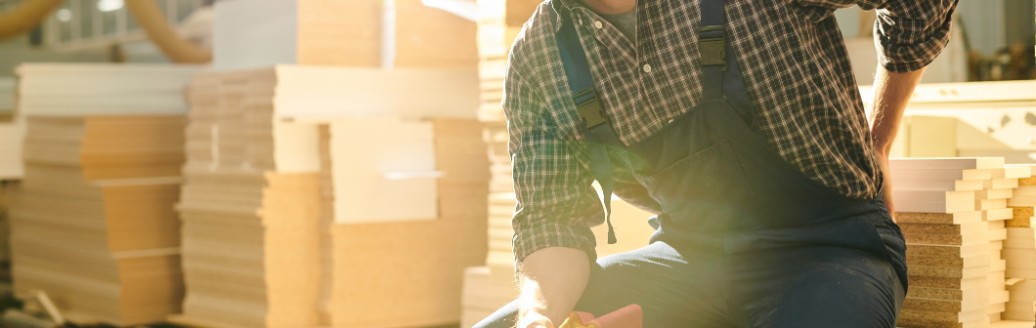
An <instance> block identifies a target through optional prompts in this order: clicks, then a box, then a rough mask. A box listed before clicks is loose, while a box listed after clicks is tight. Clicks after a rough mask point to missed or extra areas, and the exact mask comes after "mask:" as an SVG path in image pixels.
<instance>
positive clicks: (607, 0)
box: [579, 0, 637, 15]
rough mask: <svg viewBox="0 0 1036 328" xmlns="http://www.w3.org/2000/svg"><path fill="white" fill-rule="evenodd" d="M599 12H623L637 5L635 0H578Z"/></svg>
mask: <svg viewBox="0 0 1036 328" xmlns="http://www.w3.org/2000/svg"><path fill="white" fill-rule="evenodd" d="M579 1H580V2H582V3H583V4H585V5H586V6H587V7H590V9H592V10H593V11H595V12H597V13H599V14H606V15H614V14H624V13H627V12H629V11H631V10H633V8H634V7H636V6H637V0H579Z"/></svg>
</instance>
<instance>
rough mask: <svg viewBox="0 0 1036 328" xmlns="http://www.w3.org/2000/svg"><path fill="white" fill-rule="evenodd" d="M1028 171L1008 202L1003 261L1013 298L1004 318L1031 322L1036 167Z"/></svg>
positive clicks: (1035, 302)
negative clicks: (1009, 214)
mask: <svg viewBox="0 0 1036 328" xmlns="http://www.w3.org/2000/svg"><path fill="white" fill-rule="evenodd" d="M1020 167H1023V168H1029V169H1030V171H1029V172H1028V174H1027V177H1024V178H1022V179H1021V180H1019V181H1018V188H1016V189H1015V190H1014V195H1013V197H1011V199H1010V200H1008V205H1009V206H1010V207H1011V210H1012V212H1013V213H1012V214H1013V215H1012V218H1011V219H1010V220H1008V221H1007V241H1006V242H1005V244H1004V251H1003V252H1004V258H1005V259H1006V260H1007V279H1008V280H1007V282H1008V285H1009V286H1008V290H1009V291H1010V293H1011V299H1010V300H1009V301H1008V302H1007V310H1006V311H1005V312H1004V314H1003V318H1004V319H1009V320H1026V321H1032V320H1033V319H1034V318H1036V311H1034V310H1033V308H1034V307H1036V227H1034V226H1033V220H1034V219H1036V218H1034V215H1033V208H1034V207H1036V165H1027V166H1020Z"/></svg>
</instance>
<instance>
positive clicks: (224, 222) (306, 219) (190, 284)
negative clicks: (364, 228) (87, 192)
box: [177, 70, 320, 327]
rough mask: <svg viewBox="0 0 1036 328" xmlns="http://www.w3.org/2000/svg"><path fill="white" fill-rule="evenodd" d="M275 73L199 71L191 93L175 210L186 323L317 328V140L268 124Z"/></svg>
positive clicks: (287, 127) (276, 123)
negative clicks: (179, 233)
mask: <svg viewBox="0 0 1036 328" xmlns="http://www.w3.org/2000/svg"><path fill="white" fill-rule="evenodd" d="M273 77H274V75H273V74H272V71H270V70H256V71H247V72H232V73H203V74H199V75H198V76H197V77H196V78H195V79H194V81H192V82H191V85H190V86H189V87H188V92H187V95H188V100H189V102H190V110H189V112H188V124H187V128H186V136H187V140H186V154H187V163H186V165H185V166H184V168H183V172H184V179H185V181H184V183H183V189H182V196H181V200H180V203H179V205H178V206H177V209H178V210H179V212H180V219H181V220H182V224H183V237H182V240H183V267H184V278H185V284H186V289H187V295H186V298H185V300H184V303H183V317H184V319H186V320H190V322H191V323H195V324H197V323H202V324H203V325H223V326H240V327H289V326H294V327H298V326H316V325H318V324H319V317H318V313H317V307H316V306H315V300H316V297H317V296H316V295H317V294H318V288H319V283H318V280H319V260H320V255H319V250H320V248H319V244H318V240H317V238H316V237H317V223H318V222H317V220H318V218H319V215H320V214H319V206H320V197H319V188H320V179H319V176H318V174H317V173H315V172H316V170H317V167H318V163H315V162H314V159H313V156H315V154H316V149H315V146H314V148H313V149H307V148H306V147H305V145H307V144H308V145H311V146H313V145H315V135H309V134H307V132H309V131H308V130H307V129H305V127H300V126H296V125H291V124H287V123H284V122H281V121H279V120H275V119H274V112H275V110H274V106H273V104H272V99H273V94H272V88H273V86H274V80H273ZM208 323H212V324H208Z"/></svg>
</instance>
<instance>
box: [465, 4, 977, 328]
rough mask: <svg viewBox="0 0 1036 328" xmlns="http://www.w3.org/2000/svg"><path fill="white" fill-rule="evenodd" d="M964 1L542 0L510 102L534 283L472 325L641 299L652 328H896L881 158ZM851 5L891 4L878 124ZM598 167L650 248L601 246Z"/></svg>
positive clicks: (523, 275) (520, 235)
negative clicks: (858, 54) (852, 56)
mask: <svg viewBox="0 0 1036 328" xmlns="http://www.w3.org/2000/svg"><path fill="white" fill-rule="evenodd" d="M956 2H957V1H956V0H909V1H908V0H794V1H753V0H726V1H723V0H680V1H676V0H642V1H636V0H548V1H546V2H544V3H543V4H541V5H540V6H539V8H538V10H537V11H536V12H535V13H534V14H533V16H532V17H531V18H530V19H529V21H528V22H527V23H526V25H525V27H524V30H523V31H522V33H521V34H520V35H519V37H518V39H517V40H516V41H515V44H514V47H513V49H512V52H511V57H510V63H509V67H508V71H507V77H506V87H505V99H504V109H505V111H506V113H507V117H508V126H509V132H510V138H511V139H510V151H511V153H512V158H513V165H514V167H513V173H514V182H515V192H516V194H517V197H518V202H519V203H518V206H517V208H516V211H515V216H514V221H513V225H514V228H515V231H516V233H515V236H514V251H515V256H516V258H517V261H518V275H519V280H520V283H521V296H520V297H519V299H518V300H517V301H515V302H513V303H512V304H510V305H508V306H506V307H504V308H503V309H501V310H500V311H498V312H497V313H496V314H494V315H493V316H491V317H490V318H487V319H486V320H484V321H483V322H481V323H479V324H478V325H477V327H511V326H514V325H515V324H517V327H519V328H527V327H555V326H558V325H560V324H561V323H562V321H563V320H564V319H565V318H566V317H567V316H568V314H569V313H570V312H571V311H573V310H577V311H587V312H591V313H593V314H596V315H602V314H604V313H608V312H611V311H614V310H616V309H619V308H622V307H624V306H626V305H629V304H638V305H640V306H641V307H642V308H643V309H644V326H645V327H651V328H655V327H796V328H802V327H850V328H855V327H894V324H895V321H896V316H897V315H898V311H899V308H900V307H901V306H902V302H903V299H904V297H905V296H904V295H905V291H906V286H907V282H906V268H905V261H904V248H905V247H904V243H903V239H902V235H901V234H900V232H899V228H898V227H897V226H896V225H895V223H894V222H892V218H891V212H892V203H891V202H890V200H891V192H890V188H891V187H892V186H891V184H890V183H889V177H888V176H887V175H883V174H882V172H883V171H886V170H885V168H886V167H887V163H888V160H887V154H888V151H889V148H890V146H891V144H892V140H893V139H894V138H895V132H896V130H897V126H898V124H899V120H900V117H901V114H902V111H903V109H904V107H905V104H906V101H907V99H908V98H909V96H910V94H911V93H912V91H913V89H914V87H915V86H916V85H917V83H918V80H919V79H920V77H921V75H922V72H923V69H924V67H925V66H927V65H928V64H929V63H930V62H931V61H932V60H934V59H935V57H936V56H937V55H938V54H939V52H940V51H941V50H942V48H943V47H944V46H945V44H946V42H947V39H948V35H949V33H948V32H949V25H950V16H951V14H952V12H953V10H954V8H955V6H956ZM852 5H859V6H860V7H862V8H864V9H878V15H877V17H878V19H877V22H876V24H875V25H876V26H875V32H876V33H875V34H876V37H875V45H876V47H877V48H878V49H879V63H880V65H879V67H878V72H877V79H876V82H875V84H876V91H877V92H876V99H875V108H874V111H875V116H876V117H875V119H874V123H873V127H869V126H868V121H867V118H866V117H865V114H864V110H863V104H862V101H861V99H860V96H859V93H858V91H857V85H856V82H855V80H854V79H853V76H852V69H851V67H850V65H849V62H848V59H847V54H846V51H845V47H844V44H843V42H842V38H841V32H840V31H839V29H838V27H837V24H836V22H835V19H834V16H833V11H834V10H835V9H838V8H843V7H849V6H852ZM584 80H590V81H591V82H589V83H588V84H590V86H589V87H582V86H580V84H581V81H584ZM602 154H603V155H602ZM595 179H596V180H598V181H599V182H601V185H602V187H604V188H603V189H606V190H605V195H606V196H608V195H610V193H609V190H610V189H612V188H614V190H615V193H616V194H618V195H619V196H621V197H623V199H624V200H626V201H628V202H631V203H634V204H636V205H638V206H641V207H643V208H645V209H648V210H651V211H653V212H655V213H658V216H657V217H655V218H653V219H652V220H651V221H652V224H653V225H654V226H655V227H656V233H655V234H654V236H653V237H652V240H651V243H650V244H649V245H648V246H646V247H644V248H641V249H638V250H635V251H632V252H629V253H624V254H619V255H614V256H610V257H605V258H602V259H599V260H597V259H596V256H595V253H594V247H595V245H596V244H595V240H594V236H593V234H592V233H591V231H590V226H591V225H595V224H599V223H601V222H602V221H605V218H606V211H605V210H602V206H601V201H600V199H599V198H598V195H597V193H596V192H595V191H594V189H593V188H592V187H591V182H592V181H593V180H595ZM605 204H606V205H607V198H605ZM608 222H609V224H610V221H608ZM516 321H517V323H516Z"/></svg>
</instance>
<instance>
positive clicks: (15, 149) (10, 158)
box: [0, 117, 25, 180]
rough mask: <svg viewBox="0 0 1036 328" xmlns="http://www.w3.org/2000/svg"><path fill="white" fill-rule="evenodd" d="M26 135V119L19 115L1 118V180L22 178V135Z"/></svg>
mask: <svg viewBox="0 0 1036 328" xmlns="http://www.w3.org/2000/svg"><path fill="white" fill-rule="evenodd" d="M24 135H25V120H24V119H22V118H18V117H8V118H0V154H3V156H0V180H16V179H19V178H21V176H22V174H24V171H23V169H22V161H21V159H22V156H21V154H22V137H23V136H24Z"/></svg>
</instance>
